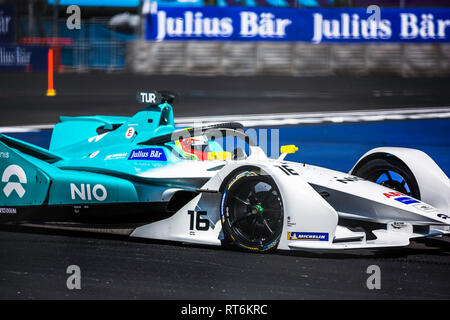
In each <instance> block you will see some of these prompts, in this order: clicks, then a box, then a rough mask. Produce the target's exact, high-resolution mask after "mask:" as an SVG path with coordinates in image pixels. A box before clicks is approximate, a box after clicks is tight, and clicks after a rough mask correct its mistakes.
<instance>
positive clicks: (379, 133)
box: [7, 119, 450, 177]
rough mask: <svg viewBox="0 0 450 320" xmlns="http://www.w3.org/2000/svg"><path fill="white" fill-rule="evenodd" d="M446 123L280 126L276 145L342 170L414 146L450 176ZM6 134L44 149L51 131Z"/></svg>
mask: <svg viewBox="0 0 450 320" xmlns="http://www.w3.org/2000/svg"><path fill="white" fill-rule="evenodd" d="M449 126H450V119H435V120H414V121H386V122H373V123H370V122H367V123H347V124H322V125H308V126H294V127H281V128H279V130H280V131H279V138H280V140H279V145H280V146H281V145H288V144H295V145H297V146H298V147H299V149H300V150H299V151H298V152H297V153H295V154H292V155H288V156H287V158H286V160H289V161H297V162H303V161H305V162H306V163H308V164H313V165H318V166H323V167H326V168H330V169H335V170H339V171H344V172H347V171H349V170H350V169H351V168H352V166H353V165H354V164H355V162H356V161H357V160H358V159H359V157H360V156H362V155H363V154H364V153H365V152H367V151H368V150H370V149H372V148H376V147H382V146H394V147H405V148H414V149H419V150H422V151H424V152H426V153H427V154H428V155H429V156H430V157H431V158H433V160H434V161H436V163H437V164H438V165H439V166H440V167H441V169H442V170H443V171H444V172H445V174H446V175H447V176H449V177H450V137H449V135H448V128H449ZM7 135H9V136H12V137H14V138H18V139H22V140H25V141H28V142H30V143H33V144H37V145H39V146H41V147H44V148H48V146H49V143H50V138H51V131H41V132H27V133H8V134H7ZM270 141H271V138H270V131H269V132H268V136H267V148H265V150H266V151H270V150H271V144H270ZM257 142H258V143H259V144H262V142H261V141H257ZM269 155H270V154H269Z"/></svg>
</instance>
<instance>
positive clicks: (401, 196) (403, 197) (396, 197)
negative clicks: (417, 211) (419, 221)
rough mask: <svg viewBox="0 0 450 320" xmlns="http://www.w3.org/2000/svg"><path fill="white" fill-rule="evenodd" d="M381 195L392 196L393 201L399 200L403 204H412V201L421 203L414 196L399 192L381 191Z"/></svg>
mask: <svg viewBox="0 0 450 320" xmlns="http://www.w3.org/2000/svg"><path fill="white" fill-rule="evenodd" d="M383 195H384V196H385V197H386V198H389V199H390V198H394V200H395V201H398V202H401V203H403V204H413V203H421V202H420V201H419V200H416V199H414V198H411V197H408V196H407V195H404V194H403V193H401V192H395V191H393V192H386V193H383Z"/></svg>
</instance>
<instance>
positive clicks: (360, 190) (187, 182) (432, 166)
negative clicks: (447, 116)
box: [0, 93, 450, 252]
mask: <svg viewBox="0 0 450 320" xmlns="http://www.w3.org/2000/svg"><path fill="white" fill-rule="evenodd" d="M138 96H140V97H141V98H142V101H144V102H145V103H146V105H145V107H144V108H143V109H142V110H140V111H139V112H137V113H136V114H135V115H134V116H132V117H117V116H89V117H86V116H84V117H61V122H60V123H58V124H56V125H55V127H54V129H53V133H52V138H51V142H50V146H49V149H48V150H47V149H43V148H40V147H38V146H34V145H31V144H29V143H27V142H24V141H20V140H18V139H14V138H12V137H8V136H7V135H3V134H1V135H0V176H1V185H0V222H1V223H2V224H10V225H11V224H12V225H21V226H33V227H45V228H58V229H68V230H83V231H94V232H107V233H115V234H121V235H128V236H130V237H138V238H148V239H159V240H169V241H179V242H183V243H194V244H202V245H212V246H236V247H239V248H242V249H243V250H248V251H252V252H270V251H273V250H275V249H280V250H340V249H364V248H367V249H372V248H385V247H401V246H407V245H408V244H409V243H410V240H411V239H414V238H419V237H430V236H443V235H446V234H449V233H450V183H449V179H448V177H447V176H446V175H445V173H444V172H443V171H442V170H441V169H440V168H439V167H438V165H437V164H436V163H435V162H434V161H433V160H432V159H431V158H430V157H429V156H428V155H426V154H425V153H423V152H421V151H419V150H415V149H406V148H395V147H383V148H376V149H374V150H371V151H369V152H367V153H366V154H364V155H363V156H362V157H361V158H360V159H359V160H358V161H357V163H356V164H355V165H354V167H353V168H352V169H351V170H350V172H349V173H343V172H338V171H334V170H330V169H326V168H321V167H317V166H313V165H309V164H306V163H296V162H291V161H287V160H285V158H286V156H287V155H289V154H291V153H294V152H296V151H297V147H296V146H294V145H288V146H282V147H281V155H280V156H279V157H278V158H276V159H273V158H268V157H267V155H266V154H265V153H264V151H263V150H262V149H261V148H260V147H258V146H257V145H256V144H255V143H254V141H253V140H252V139H251V138H250V137H249V136H248V135H247V134H246V133H245V131H244V130H243V127H242V125H240V124H238V123H223V124H214V125H208V126H197V127H194V128H182V129H179V128H175V125H174V116H173V108H172V104H173V96H172V95H170V94H167V93H142V94H141V95H138Z"/></svg>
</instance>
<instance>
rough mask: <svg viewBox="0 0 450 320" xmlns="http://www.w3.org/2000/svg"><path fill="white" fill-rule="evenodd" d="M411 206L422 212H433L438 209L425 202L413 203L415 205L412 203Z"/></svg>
mask: <svg viewBox="0 0 450 320" xmlns="http://www.w3.org/2000/svg"><path fill="white" fill-rule="evenodd" d="M413 207H415V208H417V209H419V210H422V211H424V212H434V211H438V210H437V209H436V208H434V207H432V206H429V205H427V204H425V203H419V204H415V205H413Z"/></svg>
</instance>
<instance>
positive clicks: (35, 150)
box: [0, 133, 63, 163]
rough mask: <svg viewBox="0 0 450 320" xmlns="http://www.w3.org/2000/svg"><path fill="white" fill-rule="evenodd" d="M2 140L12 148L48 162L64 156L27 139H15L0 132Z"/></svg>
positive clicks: (0, 140) (56, 160) (53, 161)
mask: <svg viewBox="0 0 450 320" xmlns="http://www.w3.org/2000/svg"><path fill="white" fill-rule="evenodd" d="M0 142H3V143H4V144H5V145H7V146H8V147H10V148H12V149H16V150H18V151H20V152H22V153H24V154H27V155H30V156H32V157H34V158H37V159H39V160H43V161H45V162H47V163H55V162H58V161H60V160H62V159H63V157H62V156H60V155H58V154H56V153H52V152H49V151H48V150H46V149H44V148H41V147H38V146H35V145H33V144H30V143H27V142H25V141H22V140H19V139H15V138H12V137H9V136H6V135H4V134H1V133H0Z"/></svg>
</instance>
